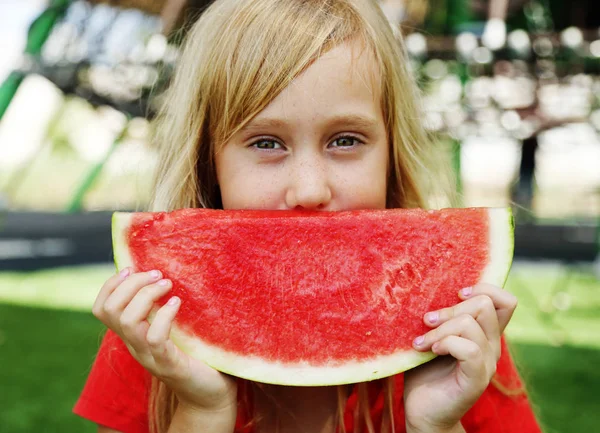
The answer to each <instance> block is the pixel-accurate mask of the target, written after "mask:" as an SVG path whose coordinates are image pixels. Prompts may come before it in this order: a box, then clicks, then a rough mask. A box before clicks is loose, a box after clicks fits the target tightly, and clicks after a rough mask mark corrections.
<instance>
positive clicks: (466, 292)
mask: <svg viewBox="0 0 600 433" xmlns="http://www.w3.org/2000/svg"><path fill="white" fill-rule="evenodd" d="M460 293H462V295H463V296H471V293H473V288H472V287H465V288H464V289H462V290H461V291H460Z"/></svg>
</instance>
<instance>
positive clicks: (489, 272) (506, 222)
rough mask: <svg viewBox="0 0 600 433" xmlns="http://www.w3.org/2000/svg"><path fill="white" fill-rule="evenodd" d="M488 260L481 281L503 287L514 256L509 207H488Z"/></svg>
mask: <svg viewBox="0 0 600 433" xmlns="http://www.w3.org/2000/svg"><path fill="white" fill-rule="evenodd" d="M487 212H488V215H489V244H490V249H489V251H490V256H491V257H490V261H489V263H488V265H487V266H486V268H485V269H484V271H483V275H482V277H481V281H480V282H483V283H489V284H493V285H495V286H498V287H504V285H505V284H506V280H507V279H508V274H509V272H510V268H511V266H512V260H513V256H514V249H515V243H514V232H515V223H514V218H513V214H512V211H511V209H510V208H488V209H487Z"/></svg>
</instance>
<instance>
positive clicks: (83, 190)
mask: <svg viewBox="0 0 600 433" xmlns="http://www.w3.org/2000/svg"><path fill="white" fill-rule="evenodd" d="M128 127H129V119H127V123H126V124H125V127H124V128H123V129H122V130H121V132H120V134H119V135H118V136H117V138H115V141H113V144H112V146H111V147H110V149H109V151H108V152H107V153H106V155H105V156H104V158H103V159H102V161H99V162H98V163H97V164H95V165H94V166H93V167H92V168H91V170H90V171H89V172H88V173H87V175H86V177H85V179H84V180H83V182H81V184H80V185H79V187H78V188H77V191H75V194H74V195H73V198H72V199H71V202H70V203H69V205H68V206H67V209H66V211H67V213H75V212H79V211H81V209H82V207H83V199H84V198H85V195H86V194H87V193H88V191H89V190H90V189H91V188H92V186H94V183H95V182H96V180H97V179H98V176H100V173H102V169H103V168H104V165H105V164H106V162H107V161H108V160H109V159H110V157H111V156H112V154H113V152H114V151H115V149H116V148H117V146H118V145H119V144H120V143H121V141H123V139H124V138H125V137H126V135H127V130H128Z"/></svg>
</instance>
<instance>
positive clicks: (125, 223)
mask: <svg viewBox="0 0 600 433" xmlns="http://www.w3.org/2000/svg"><path fill="white" fill-rule="evenodd" d="M131 218H133V214H132V213H127V212H115V213H113V216H112V241H113V255H114V259H115V266H116V267H117V272H119V271H121V270H122V269H124V268H126V267H128V266H133V259H132V258H131V254H130V253H129V242H128V240H127V230H128V229H129V226H130V225H131Z"/></svg>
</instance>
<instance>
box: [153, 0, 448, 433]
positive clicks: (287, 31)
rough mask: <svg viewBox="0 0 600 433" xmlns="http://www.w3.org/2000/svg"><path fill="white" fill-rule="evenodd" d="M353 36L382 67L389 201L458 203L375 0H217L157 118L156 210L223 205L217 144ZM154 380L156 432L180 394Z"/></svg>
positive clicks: (362, 406)
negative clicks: (388, 153)
mask: <svg viewBox="0 0 600 433" xmlns="http://www.w3.org/2000/svg"><path fill="white" fill-rule="evenodd" d="M350 39H353V40H359V41H360V42H362V43H363V44H364V46H365V47H366V48H367V49H370V50H371V51H372V53H373V55H374V58H375V59H376V62H377V66H378V69H379V72H380V75H381V80H380V81H379V82H380V83H381V95H382V98H381V104H382V110H383V114H384V119H385V123H386V128H387V131H388V134H389V137H388V139H389V143H390V159H389V160H390V164H389V177H388V194H387V206H388V207H390V208H392V207H405V208H410V207H420V208H426V207H430V205H431V202H432V200H437V199H439V198H440V197H442V198H444V199H445V201H444V202H443V204H445V205H452V203H453V199H452V189H453V188H452V187H453V186H454V183H453V181H452V175H451V169H450V164H449V163H448V160H447V159H446V156H445V155H443V152H441V151H439V150H438V151H436V150H435V149H434V148H433V147H432V144H431V141H430V140H429V138H428V136H427V134H426V132H425V130H424V128H423V125H422V122H421V108H420V105H419V102H418V101H419V99H418V97H417V88H416V85H415V81H414V79H413V77H412V76H411V73H410V70H409V63H408V61H407V59H406V56H405V52H404V48H403V43H402V40H401V35H400V32H398V31H394V30H393V29H392V28H391V26H390V25H389V23H388V21H387V20H386V18H385V16H384V15H383V13H382V11H381V10H380V8H379V7H378V6H377V3H376V2H375V0H303V1H300V0H217V1H216V2H214V3H213V4H212V5H211V6H210V7H209V8H208V9H207V10H206V11H205V12H204V13H203V14H202V15H201V16H200V18H199V19H198V20H197V21H196V22H195V24H194V25H193V27H192V28H191V29H190V31H189V33H188V35H187V38H186V42H185V44H184V46H183V50H182V54H181V57H180V59H179V63H178V68H177V71H176V73H175V76H174V78H173V82H172V83H171V85H170V87H169V89H168V90H167V92H166V94H165V95H164V99H163V102H162V106H161V108H160V111H159V114H158V117H157V119H156V122H155V126H156V143H157V146H158V147H159V149H160V152H161V157H160V164H159V167H158V172H157V177H156V182H155V186H154V188H155V196H154V200H153V202H152V205H151V208H152V210H153V211H169V210H174V209H178V208H197V207H205V208H219V207H221V200H220V193H219V188H218V183H217V178H216V171H215V166H214V161H213V157H214V155H215V152H217V151H218V149H219V146H221V145H223V143H225V142H226V141H227V140H228V138H229V137H231V136H232V135H233V134H235V133H236V132H237V131H238V130H239V129H240V128H242V127H243V126H244V125H245V124H246V123H247V122H249V121H250V120H251V119H252V118H253V117H254V116H255V115H257V114H258V113H259V112H261V111H262V110H263V109H264V108H265V107H266V106H267V105H268V104H269V103H270V102H271V101H272V100H273V99H274V98H275V96H277V95H278V94H279V93H280V92H281V91H282V90H284V89H285V88H286V87H287V86H288V85H289V84H290V83H291V82H292V81H293V80H294V79H295V78H296V77H297V76H298V75H299V74H301V73H302V72H303V71H304V70H305V69H306V68H308V67H309V66H310V65H311V64H312V63H313V62H314V61H315V60H316V59H318V58H319V56H320V55H321V54H323V53H324V52H326V51H328V50H329V49H331V48H332V47H334V46H336V45H338V44H340V43H342V42H344V41H348V40H350ZM444 173H445V175H444ZM153 380H154V383H153V386H152V390H151V398H150V407H149V409H150V420H151V423H150V424H151V430H152V431H154V432H163V431H166V430H167V428H168V425H169V422H170V419H171V417H172V415H173V411H174V410H175V408H176V399H175V397H174V395H173V393H172V392H171V391H170V390H169V389H168V388H167V387H165V386H164V385H163V384H161V383H159V382H158V381H157V380H156V379H153ZM365 387H366V384H359V385H358V394H359V404H358V406H357V411H356V419H357V421H358V423H359V424H362V425H364V426H365V427H366V428H367V430H368V431H370V432H372V431H373V423H372V421H371V419H370V415H369V407H368V399H367V396H366V388H365ZM383 389H384V392H385V394H386V396H387V397H386V398H385V401H386V403H385V408H386V409H385V411H384V415H383V417H384V419H383V424H382V427H383V429H384V430H385V431H390V430H393V422H392V421H393V418H392V404H391V402H392V395H393V382H392V379H387V380H385V381H384V386H383ZM254 390H255V391H256V387H254ZM340 395H341V394H340ZM341 398H342V397H340V399H341ZM339 403H340V404H339V408H340V409H339V410H340V411H341V410H343V404H342V401H341V400H340V402H339ZM338 415H339V416H338V418H339V420H340V423H341V427H340V428H341V431H344V430H345V429H344V427H343V421H342V415H343V414H338Z"/></svg>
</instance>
